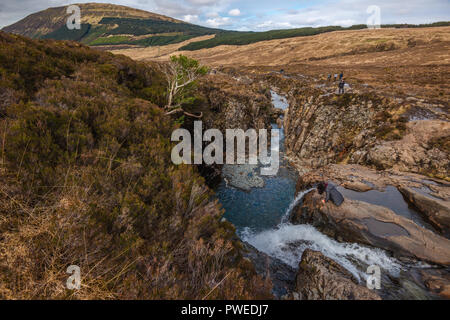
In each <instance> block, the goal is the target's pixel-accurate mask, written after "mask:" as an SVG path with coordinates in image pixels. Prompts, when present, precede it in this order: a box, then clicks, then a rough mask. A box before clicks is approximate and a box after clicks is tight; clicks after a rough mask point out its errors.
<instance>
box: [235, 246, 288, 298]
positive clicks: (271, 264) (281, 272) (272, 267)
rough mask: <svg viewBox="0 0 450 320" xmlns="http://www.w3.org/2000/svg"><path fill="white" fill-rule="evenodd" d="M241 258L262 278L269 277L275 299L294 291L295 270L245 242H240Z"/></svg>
mask: <svg viewBox="0 0 450 320" xmlns="http://www.w3.org/2000/svg"><path fill="white" fill-rule="evenodd" d="M242 245H243V247H244V250H243V256H244V257H245V258H247V259H249V260H250V261H251V262H252V263H253V265H254V266H255V270H256V272H257V273H258V274H259V275H261V276H262V277H263V278H266V277H270V280H271V281H272V293H273V295H274V296H276V297H277V298H282V297H283V296H285V295H287V294H288V293H289V292H292V290H293V289H294V279H295V270H294V269H293V268H292V267H291V266H289V265H287V264H285V263H284V262H282V261H281V260H278V259H276V258H273V257H270V256H269V255H267V254H265V253H263V252H261V251H258V249H256V248H255V247H253V246H252V245H250V244H249V243H247V242H242Z"/></svg>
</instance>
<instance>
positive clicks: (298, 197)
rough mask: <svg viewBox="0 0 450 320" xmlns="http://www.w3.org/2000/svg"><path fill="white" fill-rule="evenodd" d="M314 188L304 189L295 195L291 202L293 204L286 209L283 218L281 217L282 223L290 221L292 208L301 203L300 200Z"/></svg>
mask: <svg viewBox="0 0 450 320" xmlns="http://www.w3.org/2000/svg"><path fill="white" fill-rule="evenodd" d="M313 190H314V188H311V189H309V190H306V191H302V192H300V193H299V194H298V195H297V196H296V197H295V199H294V201H292V202H291V204H290V205H289V207H288V208H287V210H286V213H285V214H284V216H283V218H282V219H281V223H282V224H285V223H286V222H288V220H289V216H290V215H291V213H292V210H294V208H295V207H296V206H297V205H298V204H299V203H300V201H302V199H303V197H304V196H306V195H307V194H308V193H310V192H311V191H313Z"/></svg>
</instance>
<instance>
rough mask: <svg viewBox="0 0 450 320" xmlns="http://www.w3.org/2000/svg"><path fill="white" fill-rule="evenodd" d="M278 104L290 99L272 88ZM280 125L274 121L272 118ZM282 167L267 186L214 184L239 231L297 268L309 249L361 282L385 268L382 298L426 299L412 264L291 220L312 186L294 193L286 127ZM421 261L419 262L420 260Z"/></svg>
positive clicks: (283, 105) (282, 106) (281, 105)
mask: <svg viewBox="0 0 450 320" xmlns="http://www.w3.org/2000/svg"><path fill="white" fill-rule="evenodd" d="M272 103H273V104H274V106H275V107H276V108H280V109H283V110H285V109H286V108H288V106H289V105H288V103H287V101H286V99H285V98H284V97H282V96H280V95H278V94H277V93H275V92H272ZM272 127H273V128H277V125H276V124H272ZM280 138H281V139H280V170H279V172H278V174H277V175H276V176H273V177H262V178H263V179H264V187H262V188H252V189H251V190H250V191H249V192H246V191H243V190H240V189H236V188H233V187H231V186H229V185H228V184H227V183H226V181H222V182H221V184H220V185H219V186H218V188H217V190H216V195H217V198H218V199H219V201H220V203H221V204H222V206H223V208H224V209H225V216H224V217H225V218H226V219H227V220H228V221H230V222H231V223H232V224H233V225H234V226H235V227H236V231H237V234H238V236H239V237H240V238H241V240H242V241H245V242H247V243H249V244H251V245H252V246H254V247H255V248H256V249H258V250H259V251H261V252H263V253H265V254H267V255H269V256H271V257H274V258H277V259H279V260H281V261H282V262H284V263H285V264H287V265H289V266H291V267H293V268H294V269H298V264H299V262H300V260H301V256H302V253H303V251H304V250H305V249H308V248H309V249H312V250H315V251H320V252H322V253H323V254H324V255H325V256H327V257H329V258H331V259H333V260H334V261H336V262H337V263H339V264H340V265H341V266H343V267H344V268H346V269H347V270H348V271H350V272H351V273H352V274H353V275H354V276H355V278H356V279H357V280H358V281H359V283H360V284H361V285H365V282H366V279H367V277H368V276H369V275H368V274H367V273H366V271H367V267H368V266H370V265H378V266H379V267H380V268H381V270H382V286H383V288H382V289H381V290H379V291H378V293H379V294H380V296H382V297H383V298H384V299H427V298H429V296H428V294H427V293H426V291H425V290H424V288H423V287H422V286H420V285H418V284H417V283H416V282H415V281H412V280H411V278H414V275H413V274H412V273H414V272H415V271H414V270H413V269H415V268H417V267H418V266H417V265H415V266H414V268H412V266H410V265H407V264H405V263H402V262H400V261H398V260H397V259H395V258H393V257H391V256H390V254H389V253H387V252H385V251H384V250H381V249H378V248H370V247H367V246H363V245H360V244H356V243H341V242H337V241H335V240H334V239H331V238H329V237H328V236H326V235H324V234H322V233H321V232H319V231H318V230H317V229H316V228H314V227H313V226H311V225H293V224H291V223H290V222H289V221H288V216H289V215H290V213H291V211H292V210H293V209H294V208H295V207H296V205H298V204H299V203H301V201H302V198H303V196H304V195H305V194H306V193H308V192H309V191H311V190H305V191H303V192H300V194H299V195H297V197H296V198H295V186H296V181H297V178H298V175H297V173H296V172H295V170H294V169H293V168H291V167H290V166H289V164H288V163H287V161H286V160H285V159H284V131H283V130H281V137H280ZM419 267H420V266H419Z"/></svg>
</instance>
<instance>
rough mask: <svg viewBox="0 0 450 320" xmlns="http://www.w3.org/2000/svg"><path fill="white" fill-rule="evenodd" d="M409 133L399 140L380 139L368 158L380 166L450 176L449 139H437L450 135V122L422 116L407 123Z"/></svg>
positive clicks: (369, 151)
mask: <svg viewBox="0 0 450 320" xmlns="http://www.w3.org/2000/svg"><path fill="white" fill-rule="evenodd" d="M406 126H407V134H406V135H405V136H403V137H402V138H401V139H400V140H397V141H385V142H380V143H378V144H377V145H375V146H374V147H373V148H371V149H370V150H368V154H367V161H368V162H369V163H371V164H373V165H375V166H377V167H381V168H394V169H396V170H398V171H409V172H415V173H422V172H426V173H427V174H429V175H436V176H442V177H447V178H448V168H449V167H450V158H449V157H448V152H446V150H445V143H441V144H439V143H434V142H435V141H440V139H444V138H445V137H448V136H450V123H449V122H448V121H442V120H422V121H412V122H409V123H407V125H406Z"/></svg>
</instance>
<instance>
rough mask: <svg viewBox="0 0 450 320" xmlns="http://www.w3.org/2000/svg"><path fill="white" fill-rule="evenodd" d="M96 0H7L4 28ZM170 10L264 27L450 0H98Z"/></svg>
mask: <svg viewBox="0 0 450 320" xmlns="http://www.w3.org/2000/svg"><path fill="white" fill-rule="evenodd" d="M94 1H95V0H90V1H89V0H88V1H83V0H78V1H77V0H74V1H65V0H2V2H1V3H0V27H3V26H6V25H9V24H11V23H14V22H16V21H17V20H20V19H22V18H24V17H25V16H27V15H28V14H31V13H33V12H36V11H40V10H43V9H46V8H48V7H56V6H62V5H67V4H70V3H74V2H78V3H81V2H94ZM95 2H107V3H115V4H121V5H127V6H130V7H134V8H139V9H143V10H148V11H152V12H156V13H161V14H165V15H168V16H171V17H174V18H178V19H181V20H185V21H188V22H191V23H195V24H200V25H204V26H208V27H216V28H222V29H229V30H253V31H263V30H270V29H284V28H295V27H303V26H312V27H316V26H326V25H342V26H348V25H352V24H360V23H363V24H364V23H366V21H367V18H368V16H369V14H367V13H366V10H367V8H368V7H369V6H371V5H377V6H379V7H380V9H381V23H382V24H388V23H429V22H435V21H443V20H445V21H448V20H450V0H427V1H423V0H420V1H419V0H409V1H396V0H335V1H331V0H310V1H304V0H247V1H237V0H106V1H103V0H97V1H95Z"/></svg>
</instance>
